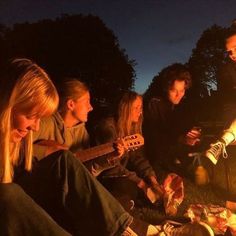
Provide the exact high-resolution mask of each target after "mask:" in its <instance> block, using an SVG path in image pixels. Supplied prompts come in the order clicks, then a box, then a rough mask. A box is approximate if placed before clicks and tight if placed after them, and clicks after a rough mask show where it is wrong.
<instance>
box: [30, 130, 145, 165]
mask: <svg viewBox="0 0 236 236" xmlns="http://www.w3.org/2000/svg"><path fill="white" fill-rule="evenodd" d="M34 144H35V145H40V146H45V149H46V151H45V156H48V155H50V154H52V153H53V152H56V151H59V150H68V149H69V148H68V147H67V146H65V145H63V144H59V143H58V142H56V141H54V140H39V141H37V142H36V143H34ZM143 144H144V139H143V137H142V135H140V134H133V135H129V136H126V137H124V138H121V139H118V140H116V141H115V142H111V143H106V144H101V145H98V146H95V147H92V148H89V149H85V150H81V151H78V152H76V153H75V156H76V157H77V158H78V159H80V160H81V161H82V162H86V161H89V160H92V159H96V158H98V157H101V156H103V155H106V154H109V153H113V154H114V155H112V158H113V157H114V156H115V158H121V157H122V156H123V155H124V152H125V151H132V150H136V149H138V148H139V147H141V146H142V145H143Z"/></svg>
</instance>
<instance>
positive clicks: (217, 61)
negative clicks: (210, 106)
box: [188, 25, 226, 96]
mask: <svg viewBox="0 0 236 236" xmlns="http://www.w3.org/2000/svg"><path fill="white" fill-rule="evenodd" d="M225 34H226V29H225V28H222V27H220V26H217V25H213V26H212V27H210V28H209V29H207V30H205V31H204V32H203V34H202V35H201V37H200V39H199V40H198V42H197V45H196V48H195V49H193V51H192V55H191V57H190V59H189V62H188V65H189V68H190V71H191V74H192V77H193V88H194V90H195V94H198V95H200V96H206V95H207V91H206V89H208V90H210V89H216V88H217V80H216V75H217V73H218V70H219V67H220V65H221V64H222V62H223V61H224V59H225V56H224V38H225Z"/></svg>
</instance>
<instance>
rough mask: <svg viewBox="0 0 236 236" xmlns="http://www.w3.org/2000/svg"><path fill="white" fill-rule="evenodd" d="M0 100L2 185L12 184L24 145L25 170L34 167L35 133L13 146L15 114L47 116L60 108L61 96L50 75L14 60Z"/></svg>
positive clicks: (29, 134) (28, 64) (5, 77)
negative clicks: (15, 167)
mask: <svg viewBox="0 0 236 236" xmlns="http://www.w3.org/2000/svg"><path fill="white" fill-rule="evenodd" d="M0 91H1V93H0V94H1V99H0V182H2V183H9V182H12V178H13V167H14V165H17V162H18V159H19V152H20V148H21V146H22V144H24V146H23V148H24V154H25V159H24V161H25V162H24V163H25V169H26V170H28V171H30V170H31V168H32V131H29V133H28V134H27V136H26V137H25V140H24V143H23V142H19V143H12V141H11V131H12V129H13V119H14V112H21V113H23V114H26V115H30V116H38V117H43V116H48V115H50V114H52V113H53V112H54V111H55V110H56V109H57V106H58V101H59V98H58V94H57V91H56V88H55V87H54V85H53V83H52V81H51V80H50V79H49V77H48V75H47V73H46V72H45V71H44V70H43V69H42V68H40V67H39V66H38V65H37V64H35V63H33V62H32V61H30V60H28V59H24V58H22V59H15V60H12V61H11V63H10V64H9V65H8V66H7V67H6V70H5V71H4V74H3V75H1V86H0Z"/></svg>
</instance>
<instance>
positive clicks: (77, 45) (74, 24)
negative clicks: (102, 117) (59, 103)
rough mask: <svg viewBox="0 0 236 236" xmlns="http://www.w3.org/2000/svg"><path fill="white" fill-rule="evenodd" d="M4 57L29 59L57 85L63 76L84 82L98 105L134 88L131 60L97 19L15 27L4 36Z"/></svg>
mask: <svg viewBox="0 0 236 236" xmlns="http://www.w3.org/2000/svg"><path fill="white" fill-rule="evenodd" d="M5 38H6V45H7V46H6V48H7V52H6V54H7V57H22V56H23V57H28V58H30V59H33V60H34V61H36V62H37V63H39V65H41V66H42V67H43V68H45V69H46V71H47V72H48V73H49V74H50V75H51V77H52V79H53V80H54V81H55V82H56V83H59V82H60V81H61V79H62V78H63V77H65V76H67V77H79V78H80V79H81V80H82V81H85V82H86V83H87V84H88V85H89V87H90V89H91V91H92V94H93V98H95V100H96V101H97V102H101V101H103V102H109V103H112V102H113V100H114V99H115V98H116V97H117V96H119V94H120V93H121V92H122V91H123V90H128V89H131V88H133V84H134V81H135V73H134V69H133V66H134V61H132V60H129V58H128V56H127V55H126V52H125V50H123V49H121V48H120V46H119V43H118V40H117V38H116V37H115V36H114V34H113V32H112V31H111V30H110V29H108V28H107V27H106V26H105V24H104V23H103V22H102V21H101V20H100V18H98V17H96V16H92V15H88V16H83V15H73V16H69V15H63V16H62V17H60V18H57V19H55V20H49V19H46V20H41V21H39V22H36V23H23V24H15V25H14V27H13V28H12V29H10V30H8V31H7V33H6V34H5Z"/></svg>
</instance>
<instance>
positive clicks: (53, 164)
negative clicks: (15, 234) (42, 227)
mask: <svg viewBox="0 0 236 236" xmlns="http://www.w3.org/2000/svg"><path fill="white" fill-rule="evenodd" d="M15 182H16V183H18V184H19V185H20V186H21V187H22V188H23V190H24V191H25V192H26V193H27V194H28V195H29V196H30V197H31V198H32V199H33V200H34V201H35V202H36V203H37V204H39V205H40V206H41V207H42V208H43V209H44V210H45V211H46V212H47V213H48V214H49V215H50V216H51V217H52V218H53V219H54V220H55V221H56V222H57V224H58V225H60V226H61V227H63V228H64V229H65V230H67V231H68V232H70V233H71V234H72V235H86V236H88V235H95V234H97V235H103V236H106V235H107V236H108V235H109V236H111V235H112V236H113V235H114V236H115V235H117V236H118V235H121V234H122V233H123V231H124V230H125V229H126V228H127V227H128V226H129V225H130V223H131V221H132V217H131V216H130V215H129V214H128V213H127V212H126V211H125V210H124V209H123V208H122V206H121V205H120V204H119V203H118V202H117V201H116V200H115V199H114V198H113V197H112V196H111V194H110V193H109V192H108V191H107V190H106V189H105V188H104V187H103V186H102V185H101V184H100V183H99V182H98V181H97V180H96V179H95V178H94V177H93V176H92V175H91V174H90V173H89V172H88V170H87V169H86V168H85V167H84V165H83V164H82V163H81V162H80V161H79V160H77V159H76V158H75V157H74V156H73V154H72V153H71V152H69V151H59V152H56V153H54V154H51V155H49V156H48V157H46V158H44V159H42V160H40V161H39V162H37V163H36V165H35V166H34V168H33V170H32V172H24V174H21V175H20V176H18V177H17V178H16V181H15ZM19 217H20V216H19ZM33 217H34V216H32V218H33ZM24 235H27V234H24ZM28 235H30V234H28ZM31 235H37V234H31ZM38 235H40V234H38ZM41 235H44V234H41ZM45 235H47V234H45ZM50 235H62V234H57V233H55V234H53V233H52V234H50ZM65 235H66V234H65Z"/></svg>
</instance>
